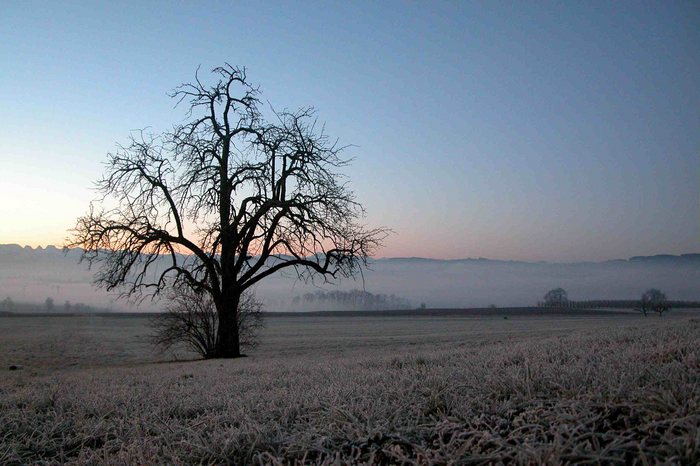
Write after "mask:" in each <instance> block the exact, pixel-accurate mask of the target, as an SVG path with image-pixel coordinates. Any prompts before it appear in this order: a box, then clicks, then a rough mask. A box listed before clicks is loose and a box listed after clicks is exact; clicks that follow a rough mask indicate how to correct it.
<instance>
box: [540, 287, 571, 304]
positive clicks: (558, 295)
mask: <svg viewBox="0 0 700 466" xmlns="http://www.w3.org/2000/svg"><path fill="white" fill-rule="evenodd" d="M568 302H569V297H568V295H567V293H566V290H564V289H563V288H555V289H553V290H549V291H548V292H547V294H545V295H544V305H545V306H547V307H563V306H565V305H566V303H568Z"/></svg>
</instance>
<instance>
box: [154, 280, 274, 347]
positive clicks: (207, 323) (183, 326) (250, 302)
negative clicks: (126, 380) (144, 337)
mask: <svg viewBox="0 0 700 466" xmlns="http://www.w3.org/2000/svg"><path fill="white" fill-rule="evenodd" d="M168 298H169V299H170V301H169V303H168V305H167V306H166V309H165V312H163V313H161V314H157V315H156V316H154V317H153V319H152V320H151V326H152V327H153V329H154V332H153V334H152V335H151V341H152V343H153V344H155V345H156V346H158V347H160V348H161V349H163V350H166V349H169V348H171V347H174V346H177V345H180V344H184V346H185V347H187V348H188V349H190V350H192V351H194V352H195V353H198V354H199V355H201V356H202V357H204V358H211V357H215V356H216V351H217V330H218V324H219V318H218V313H217V310H216V305H215V304H214V301H213V300H212V297H211V295H210V294H208V293H206V292H203V291H199V292H198V291H194V290H193V289H192V288H191V287H189V286H179V287H176V288H173V289H172V290H171V291H170V292H169V293H168ZM237 317H238V336H239V343H240V346H241V349H244V348H254V347H255V346H257V342H258V340H257V336H258V332H259V331H260V330H261V329H262V328H263V325H264V320H263V312H262V303H261V302H260V301H258V300H257V299H256V298H255V295H254V294H253V293H252V292H251V291H246V292H244V293H243V294H242V295H241V299H240V301H239V303H238V312H237Z"/></svg>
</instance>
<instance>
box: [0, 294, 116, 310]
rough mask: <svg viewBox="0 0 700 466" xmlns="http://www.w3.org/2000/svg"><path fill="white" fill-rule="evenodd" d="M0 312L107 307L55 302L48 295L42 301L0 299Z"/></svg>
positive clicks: (98, 308) (97, 308)
mask: <svg viewBox="0 0 700 466" xmlns="http://www.w3.org/2000/svg"><path fill="white" fill-rule="evenodd" d="M0 312H5V313H8V312H13V313H14V312H16V313H55V314H61V313H75V314H83V313H90V312H109V310H108V309H105V308H100V307H95V306H89V305H87V304H83V303H71V302H70V301H65V302H64V303H63V304H56V303H55V302H54V299H53V298H51V297H49V298H46V300H45V301H44V302H43V303H27V302H17V301H14V300H13V299H12V298H11V297H9V296H8V297H6V298H5V299H3V300H1V301H0Z"/></svg>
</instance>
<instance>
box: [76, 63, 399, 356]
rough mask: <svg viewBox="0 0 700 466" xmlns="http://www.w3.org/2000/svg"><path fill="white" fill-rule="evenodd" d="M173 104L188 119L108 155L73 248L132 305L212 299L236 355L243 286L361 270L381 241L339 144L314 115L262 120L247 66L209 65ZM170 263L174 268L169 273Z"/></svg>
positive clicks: (222, 350) (219, 344) (225, 341)
mask: <svg viewBox="0 0 700 466" xmlns="http://www.w3.org/2000/svg"><path fill="white" fill-rule="evenodd" d="M212 75H213V77H214V79H213V82H214V83H213V84H212V85H207V84H205V83H203V82H202V81H201V80H200V78H199V75H198V74H197V73H196V74H195V80H194V81H193V82H191V83H186V84H182V85H180V86H179V87H177V88H176V89H175V90H174V91H173V93H172V94H171V97H173V98H175V99H176V100H177V102H178V104H180V103H182V102H185V104H186V105H187V107H188V108H187V121H186V122H185V123H183V124H180V125H176V126H175V127H174V128H173V130H172V131H170V132H165V133H163V134H161V135H160V136H152V135H148V134H145V133H144V132H140V133H138V134H136V135H132V137H131V138H130V142H129V143H128V144H127V145H126V146H121V147H120V148H119V150H118V151H116V152H115V153H112V154H109V156H108V162H107V169H106V172H105V175H104V176H103V178H102V179H101V180H100V181H99V182H98V189H99V191H100V193H101V194H102V197H101V198H100V199H99V200H97V201H96V202H93V203H92V204H91V206H90V210H89V213H88V214H86V215H85V216H83V217H81V218H79V219H78V221H77V225H76V227H75V229H74V230H73V236H72V237H71V239H70V240H69V244H68V247H82V248H83V249H84V253H83V259H84V260H87V261H89V262H90V263H91V264H92V263H95V262H97V263H99V264H100V270H99V272H98V274H97V277H96V283H97V284H98V285H101V286H103V287H106V288H107V289H110V290H111V289H115V288H120V289H122V291H123V294H125V295H127V296H130V297H132V298H134V297H135V298H137V299H138V298H140V297H143V296H147V295H151V296H157V295H159V294H161V293H162V292H163V291H166V290H168V289H171V288H172V287H173V286H187V287H190V288H191V289H192V290H194V291H196V292H203V293H207V294H208V295H209V296H210V297H211V300H212V302H213V303H214V306H215V308H216V312H217V317H218V321H217V326H218V328H217V334H216V345H215V346H216V349H215V351H213V352H212V353H211V354H209V355H208V356H209V357H238V356H240V355H241V353H240V341H239V340H240V336H239V329H238V319H237V313H238V307H239V302H240V299H241V296H242V294H243V293H244V291H246V290H248V289H250V287H252V286H253V285H255V284H257V283H259V282H260V281H261V280H264V279H265V278H267V277H269V276H270V275H272V274H274V273H277V272H279V271H282V270H293V271H295V272H296V274H297V276H298V277H299V278H301V279H309V278H313V277H314V276H321V277H323V278H324V279H325V280H328V279H331V278H335V277H347V276H353V275H355V274H356V273H357V272H358V271H359V270H360V267H361V266H363V265H366V260H367V257H368V256H370V255H372V253H373V252H374V251H375V249H376V248H377V247H378V246H379V245H380V243H381V241H382V239H383V238H384V237H385V236H386V234H387V230H385V229H383V228H378V229H368V228H366V227H364V226H363V225H362V224H361V223H360V219H361V218H362V216H363V214H364V210H363V208H362V206H361V205H360V204H359V203H358V202H357V201H356V200H355V196H354V194H353V193H352V191H350V190H349V189H348V187H347V184H346V181H345V178H344V177H343V176H342V175H341V174H339V173H338V170H339V169H341V168H342V167H344V166H346V165H347V163H348V160H347V159H345V158H343V157H342V155H341V153H342V151H343V147H342V146H339V145H338V144H337V142H335V141H334V140H331V139H330V138H329V137H328V136H327V135H326V134H325V132H324V128H323V126H319V125H318V124H317V120H316V112H315V111H314V110H313V108H301V109H299V110H296V111H287V110H284V111H281V112H274V115H273V118H272V121H271V122H270V121H267V120H266V119H265V118H264V117H263V115H262V114H261V112H260V110H259V107H260V102H259V99H258V96H259V91H258V89H257V88H256V87H253V86H252V85H251V84H250V82H249V80H248V78H247V76H246V71H245V69H242V68H237V67H233V66H230V65H228V64H226V65H225V66H223V67H218V68H215V69H213V70H212ZM163 258H167V266H162V260H161V259H163Z"/></svg>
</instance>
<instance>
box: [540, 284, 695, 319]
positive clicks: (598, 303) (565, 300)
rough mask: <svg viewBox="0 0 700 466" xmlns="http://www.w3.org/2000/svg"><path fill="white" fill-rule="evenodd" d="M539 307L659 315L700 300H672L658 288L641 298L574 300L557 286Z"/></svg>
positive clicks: (693, 304) (693, 305)
mask: <svg viewBox="0 0 700 466" xmlns="http://www.w3.org/2000/svg"><path fill="white" fill-rule="evenodd" d="M537 306H538V307H546V308H558V309H595V308H601V307H604V308H617V309H635V310H637V311H639V312H641V313H643V314H644V315H645V316H646V315H647V313H649V312H655V313H657V314H659V316H661V315H663V313H664V312H667V311H669V310H670V309H672V308H677V309H678V308H697V307H700V302H698V301H679V300H675V301H671V300H669V299H668V298H667V297H666V293H664V292H663V291H661V290H658V289H656V288H649V289H648V290H646V291H645V292H644V293H642V296H641V298H640V299H595V300H587V301H572V300H570V299H569V297H568V295H567V293H566V291H565V290H564V289H563V288H555V289H553V290H550V291H548V292H547V294H545V295H544V298H543V300H542V301H538V302H537Z"/></svg>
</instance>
